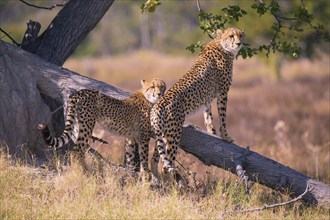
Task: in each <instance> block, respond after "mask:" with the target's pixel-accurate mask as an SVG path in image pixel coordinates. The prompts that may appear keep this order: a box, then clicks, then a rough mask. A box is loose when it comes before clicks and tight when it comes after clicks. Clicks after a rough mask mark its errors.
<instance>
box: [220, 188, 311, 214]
mask: <svg viewBox="0 0 330 220" xmlns="http://www.w3.org/2000/svg"><path fill="white" fill-rule="evenodd" d="M312 190H313V187H311V186H309V185H307V186H306V190H305V192H303V193H302V194H300V195H299V196H297V197H296V198H294V199H291V200H289V201H286V202H281V203H275V204H272V205H264V206H262V207H257V208H251V209H243V210H237V211H233V212H231V213H246V212H255V211H262V210H265V209H270V208H275V207H279V206H285V205H289V204H291V203H294V202H297V201H298V200H300V199H302V198H303V196H304V195H306V194H307V193H308V192H311V191H312ZM226 214H229V213H226Z"/></svg>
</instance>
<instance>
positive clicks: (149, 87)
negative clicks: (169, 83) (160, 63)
mask: <svg viewBox="0 0 330 220" xmlns="http://www.w3.org/2000/svg"><path fill="white" fill-rule="evenodd" d="M141 86H142V93H143V95H144V97H145V98H146V99H147V100H148V101H149V102H150V103H152V104H154V103H156V102H157V101H158V99H159V98H160V97H161V96H163V95H164V93H165V90H166V84H165V82H164V81H163V80H161V79H157V78H155V79H151V80H141Z"/></svg>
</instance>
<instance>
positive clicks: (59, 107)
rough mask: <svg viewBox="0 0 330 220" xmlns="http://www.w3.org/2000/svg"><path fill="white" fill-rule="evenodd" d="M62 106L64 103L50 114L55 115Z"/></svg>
mask: <svg viewBox="0 0 330 220" xmlns="http://www.w3.org/2000/svg"><path fill="white" fill-rule="evenodd" d="M61 108H63V105H61V106H60V107H58V108H57V109H55V110H54V111H52V112H51V113H50V114H51V115H53V114H55V113H56V112H57V111H58V110H60V109H61Z"/></svg>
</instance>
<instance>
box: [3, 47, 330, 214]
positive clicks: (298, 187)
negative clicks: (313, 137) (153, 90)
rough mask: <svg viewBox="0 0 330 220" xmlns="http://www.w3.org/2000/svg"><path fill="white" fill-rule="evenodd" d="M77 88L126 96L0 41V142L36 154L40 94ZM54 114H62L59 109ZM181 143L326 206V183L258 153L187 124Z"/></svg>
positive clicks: (329, 201)
mask: <svg viewBox="0 0 330 220" xmlns="http://www.w3.org/2000/svg"><path fill="white" fill-rule="evenodd" d="M83 88H94V89H98V90H100V91H102V92H103V93H104V94H107V95H110V96H113V97H115V98H124V97H127V96H128V95H129V93H126V92H124V91H121V90H119V89H117V88H115V87H113V86H110V85H108V84H106V83H103V82H100V81H97V80H94V79H91V78H88V77H84V76H81V75H79V74H77V73H74V72H72V71H69V70H66V69H63V68H61V67H58V66H56V65H53V64H50V63H47V62H45V61H44V60H42V59H41V58H39V57H37V56H34V55H31V54H30V53H28V52H26V51H23V50H22V49H20V48H18V47H15V46H13V45H10V44H8V43H5V42H3V41H1V40H0V105H1V108H0V145H1V143H6V144H7V145H8V146H9V148H10V150H11V153H12V154H14V153H17V152H19V149H17V148H16V146H17V145H19V144H21V143H26V144H27V146H29V147H30V149H31V150H32V151H34V152H35V153H38V152H39V153H40V151H42V149H43V147H44V143H43V140H42V137H41V135H40V132H39V131H38V130H37V124H38V123H40V122H46V123H49V120H50V119H49V116H50V110H49V108H48V107H47V106H46V105H45V104H44V103H43V101H42V97H43V96H48V97H51V98H53V99H55V100H57V101H58V102H60V103H63V101H64V102H65V101H66V100H67V98H68V97H69V95H70V94H71V93H72V92H73V90H79V89H83ZM60 112H61V114H63V109H61V110H60ZM181 145H182V149H183V150H184V151H186V152H188V153H191V154H193V155H195V156H196V157H197V158H198V159H200V160H201V161H202V162H203V163H204V164H206V165H214V166H217V167H220V168H223V169H226V170H228V171H230V172H232V173H235V174H238V175H240V176H241V177H242V178H245V179H249V180H251V181H255V182H258V183H260V184H263V185H265V186H267V187H270V188H272V189H275V190H283V189H284V188H287V187H288V188H290V189H291V192H292V196H297V195H299V194H301V193H303V192H304V191H305V189H306V186H307V185H310V186H312V187H314V189H313V190H312V191H311V192H309V193H307V194H306V195H305V196H304V197H303V201H305V202H307V203H312V204H317V205H319V206H323V207H326V208H330V185H328V184H325V183H322V182H319V181H316V180H313V179H312V178H310V177H308V176H305V175H304V174H301V173H299V172H297V171H295V170H293V169H291V168H289V167H286V166H284V165H282V164H280V163H278V162H276V161H274V160H271V159H269V158H267V157H264V156H262V155H260V154H258V153H255V152H253V151H250V150H248V149H245V148H241V147H239V146H237V145H235V144H229V143H226V142H224V141H222V140H221V139H220V138H218V137H216V136H213V135H210V134H207V133H205V132H203V131H199V130H198V129H196V128H194V127H192V126H185V127H184V129H183V135H182V139H181ZM39 155H41V154H39Z"/></svg>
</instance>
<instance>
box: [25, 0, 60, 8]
mask: <svg viewBox="0 0 330 220" xmlns="http://www.w3.org/2000/svg"><path fill="white" fill-rule="evenodd" d="M20 1H21V2H23V3H24V4H26V5H28V6H31V7H34V8H39V9H46V10H52V9H53V8H55V7H62V6H64V5H65V2H64V3H63V4H55V5H52V6H50V7H44V6H38V5H33V4H31V3H28V2H26V1H24V0H20Z"/></svg>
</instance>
